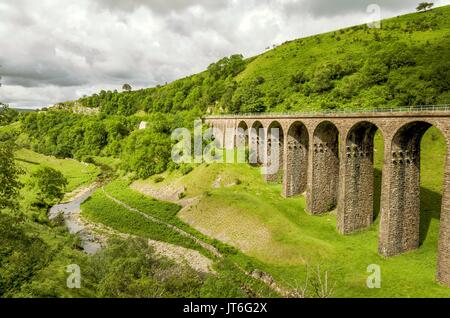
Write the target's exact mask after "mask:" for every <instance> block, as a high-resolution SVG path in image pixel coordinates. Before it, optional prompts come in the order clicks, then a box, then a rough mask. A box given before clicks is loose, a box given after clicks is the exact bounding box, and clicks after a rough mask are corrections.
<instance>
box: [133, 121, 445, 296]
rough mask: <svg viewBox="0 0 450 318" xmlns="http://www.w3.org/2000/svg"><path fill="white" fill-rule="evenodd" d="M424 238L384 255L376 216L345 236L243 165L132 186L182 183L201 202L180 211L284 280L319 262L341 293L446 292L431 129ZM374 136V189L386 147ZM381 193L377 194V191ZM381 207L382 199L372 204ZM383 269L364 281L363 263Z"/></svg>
mask: <svg viewBox="0 0 450 318" xmlns="http://www.w3.org/2000/svg"><path fill="white" fill-rule="evenodd" d="M422 147H423V149H422V181H421V186H422V193H421V240H422V242H423V243H422V246H421V247H420V249H419V250H416V251H413V252H410V253H407V254H405V255H400V256H397V257H393V258H389V259H385V258H383V257H381V256H379V255H378V253H377V251H378V225H379V214H378V213H376V214H377V215H378V216H377V219H376V221H375V223H374V225H373V226H372V227H371V228H370V229H369V230H367V231H364V232H362V233H358V234H355V235H351V236H342V235H340V234H339V233H338V232H337V231H336V216H335V215H334V214H327V215H324V216H322V217H317V216H310V215H308V214H307V213H306V212H305V205H306V202H305V198H304V197H302V196H301V197H295V198H290V199H285V198H283V197H282V196H281V185H276V184H266V183H265V182H264V181H263V178H262V176H261V175H260V173H259V170H258V169H256V168H251V167H249V166H248V165H201V166H199V167H198V168H196V169H195V170H194V171H192V172H191V173H189V174H188V175H185V176H182V175H181V174H180V173H179V172H175V173H166V174H163V175H162V177H163V178H164V181H162V182H155V181H161V176H158V177H153V178H150V179H148V180H146V181H136V182H135V183H134V185H133V188H134V189H140V190H141V191H143V192H147V193H148V191H146V189H147V190H148V188H153V189H159V190H160V191H161V192H162V193H164V191H167V190H166V189H168V188H171V189H178V188H180V187H183V186H184V187H185V189H186V191H185V194H186V197H187V198H193V197H197V198H198V199H199V200H198V202H197V203H195V204H194V205H192V206H191V207H190V208H187V209H183V210H182V211H181V212H180V214H179V217H180V218H181V219H182V220H184V221H185V222H187V223H189V224H191V225H192V226H193V227H195V228H196V229H198V230H199V231H201V232H203V233H204V234H207V235H210V236H212V237H215V238H217V239H219V240H222V241H223V242H226V243H228V244H231V245H233V246H235V247H237V248H239V249H240V250H242V251H243V252H244V253H246V254H247V255H249V256H251V257H254V258H255V259H256V260H258V261H259V266H260V268H262V269H263V270H266V271H267V272H269V273H270V274H272V275H274V277H275V278H276V279H277V280H278V281H280V282H284V283H285V284H286V285H287V286H292V285H293V284H294V285H295V282H298V283H302V282H303V280H304V279H305V276H306V268H307V267H310V269H314V268H315V266H317V265H320V266H321V267H322V268H323V270H328V271H329V273H330V276H331V280H332V281H333V282H335V283H336V293H335V295H334V296H338V297H430V296H431V297H449V296H450V290H449V289H448V288H444V287H441V286H439V285H438V284H437V283H436V282H435V271H436V255H437V253H436V252H437V241H438V233H439V232H438V231H439V213H440V204H441V193H442V182H443V167H444V160H445V156H444V153H445V143H444V139H443V137H442V136H441V135H440V133H439V132H438V131H437V130H436V129H431V130H429V131H428V132H427V134H426V135H425V137H424V139H423V142H422ZM381 149H383V147H382V141H381V138H379V136H378V137H377V139H376V160H375V162H376V163H375V167H376V172H375V173H376V175H377V176H378V178H377V180H378V181H377V192H378V193H379V191H380V188H379V187H380V178H379V177H380V174H381V172H380V171H381V168H382V158H383V153H382V151H380V150H381ZM376 197H379V196H376ZM376 205H379V204H376ZM370 264H378V265H380V266H381V268H382V288H381V289H379V290H371V289H368V288H367V287H366V279H367V277H368V274H367V267H368V266H369V265H370Z"/></svg>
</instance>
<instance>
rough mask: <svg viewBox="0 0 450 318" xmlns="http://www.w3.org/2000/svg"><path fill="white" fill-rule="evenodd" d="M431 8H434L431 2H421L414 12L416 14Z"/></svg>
mask: <svg viewBox="0 0 450 318" xmlns="http://www.w3.org/2000/svg"><path fill="white" fill-rule="evenodd" d="M433 6H434V3H432V2H421V3H419V5H418V6H417V8H416V10H417V11H418V12H425V11H428V10H430V9H431V8H432V7H433Z"/></svg>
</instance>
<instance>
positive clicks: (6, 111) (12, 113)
mask: <svg viewBox="0 0 450 318" xmlns="http://www.w3.org/2000/svg"><path fill="white" fill-rule="evenodd" d="M18 116H19V113H18V112H17V110H15V109H11V108H9V106H8V105H6V104H3V103H2V102H0V126H4V125H9V124H11V123H12V122H14V121H15V120H16V119H17V117H18Z"/></svg>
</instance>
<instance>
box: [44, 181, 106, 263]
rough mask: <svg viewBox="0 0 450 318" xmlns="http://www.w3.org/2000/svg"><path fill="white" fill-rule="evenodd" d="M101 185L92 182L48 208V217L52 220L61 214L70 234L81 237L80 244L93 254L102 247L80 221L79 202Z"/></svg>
mask: <svg viewBox="0 0 450 318" xmlns="http://www.w3.org/2000/svg"><path fill="white" fill-rule="evenodd" d="M100 186H101V185H100V184H98V183H94V184H93V185H91V186H90V187H88V188H86V189H83V190H82V191H80V193H78V194H77V195H76V196H75V197H74V198H73V199H72V200H71V201H69V202H67V203H61V204H57V205H55V206H53V207H52V208H50V211H49V215H48V217H49V219H50V220H54V219H56V218H57V217H58V215H60V214H62V215H63V218H64V224H65V226H66V227H67V230H68V231H69V233H71V234H77V235H78V236H79V237H80V239H81V246H82V248H83V250H84V251H85V252H86V253H87V254H90V255H92V254H95V253H97V251H99V250H100V249H101V248H102V245H101V244H100V243H99V242H98V241H97V240H96V239H95V238H94V236H93V235H92V234H91V233H89V231H87V230H86V228H85V224H84V223H83V222H82V221H81V218H80V213H81V204H82V203H83V202H85V201H86V200H87V199H89V198H90V196H91V195H92V194H93V193H94V192H95V190H97V189H98V188H99V187H100Z"/></svg>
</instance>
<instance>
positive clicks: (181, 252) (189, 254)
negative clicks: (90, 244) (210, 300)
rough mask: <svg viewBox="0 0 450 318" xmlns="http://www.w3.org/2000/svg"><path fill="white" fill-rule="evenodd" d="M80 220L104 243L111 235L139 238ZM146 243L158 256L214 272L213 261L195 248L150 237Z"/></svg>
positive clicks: (209, 272) (199, 269) (198, 269)
mask: <svg viewBox="0 0 450 318" xmlns="http://www.w3.org/2000/svg"><path fill="white" fill-rule="evenodd" d="M81 221H82V222H85V227H86V229H87V230H88V231H89V232H90V233H93V235H94V236H96V237H98V238H100V240H102V241H103V242H104V243H105V244H106V241H107V238H108V237H112V236H116V237H120V238H122V239H129V238H140V237H138V236H135V235H130V234H126V233H122V232H119V231H117V230H114V229H112V228H110V227H108V226H106V225H104V224H99V223H92V222H87V221H85V220H84V219H83V218H81ZM148 245H149V246H151V247H153V248H154V250H155V253H156V254H157V255H158V256H160V257H167V258H169V259H171V260H173V261H174V262H176V263H177V264H180V265H186V266H189V267H191V268H192V269H194V270H196V271H198V272H201V273H207V274H215V273H216V272H215V271H214V270H213V269H212V265H213V263H214V262H213V261H212V260H211V259H209V258H208V257H206V256H204V255H202V254H200V252H198V251H196V250H192V249H189V248H185V247H182V246H178V245H174V244H170V243H166V242H159V241H155V240H150V239H149V240H148Z"/></svg>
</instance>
